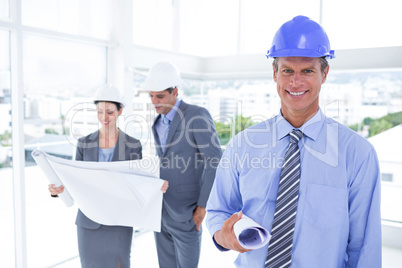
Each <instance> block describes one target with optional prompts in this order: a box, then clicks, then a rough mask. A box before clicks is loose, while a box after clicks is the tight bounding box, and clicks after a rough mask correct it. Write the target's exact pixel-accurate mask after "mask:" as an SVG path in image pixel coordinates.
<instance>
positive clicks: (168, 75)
mask: <svg viewBox="0 0 402 268" xmlns="http://www.w3.org/2000/svg"><path fill="white" fill-rule="evenodd" d="M181 82H182V80H181V75H180V71H179V69H177V67H176V66H174V65H173V64H171V63H170V62H165V61H162V62H159V63H157V64H156V65H154V66H153V67H152V68H151V69H149V72H148V77H147V79H146V81H145V86H144V90H146V91H156V92H159V91H164V90H166V89H168V88H170V87H173V88H174V87H177V86H180V84H181Z"/></svg>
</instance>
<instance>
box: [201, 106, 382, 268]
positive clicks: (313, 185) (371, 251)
mask: <svg viewBox="0 0 402 268" xmlns="http://www.w3.org/2000/svg"><path fill="white" fill-rule="evenodd" d="M292 129H294V127H293V126H292V125H291V124H290V123H289V122H287V121H286V120H285V119H284V118H283V117H282V116H281V115H277V116H276V117H273V118H271V119H269V120H266V121H264V122H261V123H259V124H257V125H255V126H252V127H250V128H248V129H246V130H245V131H243V132H241V133H240V134H238V135H237V136H236V137H234V138H233V139H232V141H231V142H230V144H229V145H228V147H227V149H226V150H225V152H224V155H223V157H222V159H221V162H220V165H219V167H218V170H217V173H216V179H215V183H214V186H213V188H212V191H211V194H210V197H209V200H208V203H207V211H208V213H207V220H206V224H207V227H208V229H209V231H210V233H211V235H213V234H214V233H215V232H216V231H218V230H220V229H221V227H222V224H223V222H224V221H225V220H226V219H228V218H229V217H230V216H231V215H232V214H233V213H236V212H238V211H243V213H244V215H247V216H248V217H250V218H251V219H253V220H254V221H255V222H257V223H259V224H260V225H261V226H263V227H265V228H266V229H267V230H268V231H271V228H272V221H273V218H274V212H275V203H276V197H277V191H278V184H279V177H280V172H281V167H282V163H283V159H284V155H285V151H286V149H287V147H288V146H289V135H288V134H289V132H290V131H291V130H292ZM299 129H300V130H301V131H302V132H303V133H304V136H303V137H302V139H301V140H300V141H299V148H300V157H301V177H300V189H299V201H298V208H297V215H296V223H295V231H294V240H293V253H292V266H291V267H293V268H295V267H297V268H304V267H306V268H323V267H325V268H331V267H333V268H342V267H362V268H370V267H381V217H380V176H379V174H380V173H379V164H378V159H377V155H376V152H375V150H374V148H373V146H372V145H371V144H370V143H369V142H368V141H367V140H365V139H364V138H362V137H361V136H359V135H358V134H357V133H355V132H354V131H352V130H350V129H349V128H347V127H345V126H344V125H342V124H339V123H337V122H336V121H334V120H332V119H330V118H327V117H325V116H324V114H323V113H322V111H321V110H319V111H318V112H317V113H316V114H315V115H314V116H313V117H312V118H311V119H310V120H309V121H308V122H306V123H305V124H304V125H303V126H302V127H301V128H299ZM215 244H216V243H215ZM216 246H217V247H218V248H219V249H220V250H222V251H223V250H225V249H224V248H222V247H221V246H219V245H218V244H216ZM267 249H268V244H267V245H266V246H264V247H262V248H260V249H256V250H253V251H250V252H246V253H242V254H239V255H238V257H237V259H236V261H235V264H236V266H237V267H252V268H258V267H264V262H265V260H266V256H267Z"/></svg>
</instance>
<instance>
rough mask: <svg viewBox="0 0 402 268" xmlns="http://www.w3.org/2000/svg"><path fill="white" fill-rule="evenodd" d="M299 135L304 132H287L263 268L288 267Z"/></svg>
mask: <svg viewBox="0 0 402 268" xmlns="http://www.w3.org/2000/svg"><path fill="white" fill-rule="evenodd" d="M302 136H303V133H302V132H301V131H300V130H297V129H293V130H292V131H291V132H290V133H289V137H290V144H289V147H288V149H287V151H286V153H285V160H284V161H283V165H282V171H281V176H280V181H279V188H278V195H277V197H276V207H275V214H274V221H273V223H272V230H271V235H272V238H271V240H270V242H269V247H268V254H267V259H266V261H265V267H266V268H267V267H269V268H277V267H278V268H279V267H290V264H291V262H292V246H293V232H294V228H295V220H296V210H297V201H298V198H299V180H300V151H299V146H298V145H297V143H298V142H299V140H300V138H301V137H302Z"/></svg>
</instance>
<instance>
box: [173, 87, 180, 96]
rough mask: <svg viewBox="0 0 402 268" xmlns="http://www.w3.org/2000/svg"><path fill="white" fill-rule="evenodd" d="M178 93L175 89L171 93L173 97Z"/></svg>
mask: <svg viewBox="0 0 402 268" xmlns="http://www.w3.org/2000/svg"><path fill="white" fill-rule="evenodd" d="M178 91H179V90H178V89H177V87H175V88H174V89H173V91H172V93H173V96H177V94H178Z"/></svg>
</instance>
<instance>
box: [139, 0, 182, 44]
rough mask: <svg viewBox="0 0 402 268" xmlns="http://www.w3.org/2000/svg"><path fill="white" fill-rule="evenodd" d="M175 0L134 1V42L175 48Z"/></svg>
mask: <svg viewBox="0 0 402 268" xmlns="http://www.w3.org/2000/svg"><path fill="white" fill-rule="evenodd" d="M173 2H174V1H171V0H147V1H141V0H134V1H133V36H134V37H133V42H134V44H137V45H141V46H147V47H154V48H159V49H165V50H172V49H173V27H174V25H173V24H174V21H173V18H174V12H175V11H174V5H173Z"/></svg>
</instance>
